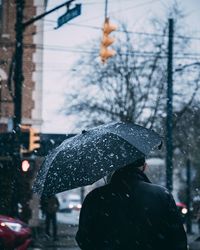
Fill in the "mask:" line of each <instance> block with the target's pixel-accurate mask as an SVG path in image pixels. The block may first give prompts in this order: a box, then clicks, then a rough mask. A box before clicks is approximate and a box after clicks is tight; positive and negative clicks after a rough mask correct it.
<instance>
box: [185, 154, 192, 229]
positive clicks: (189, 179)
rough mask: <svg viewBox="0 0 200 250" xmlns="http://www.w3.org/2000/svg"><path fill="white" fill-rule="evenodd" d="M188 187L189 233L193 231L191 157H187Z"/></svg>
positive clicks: (187, 224) (187, 223)
mask: <svg viewBox="0 0 200 250" xmlns="http://www.w3.org/2000/svg"><path fill="white" fill-rule="evenodd" d="M186 173H187V188H186V195H187V202H186V203H187V209H188V213H187V222H186V226H187V233H189V234H191V233H192V224H191V209H190V208H191V162H190V158H188V159H187V172H186Z"/></svg>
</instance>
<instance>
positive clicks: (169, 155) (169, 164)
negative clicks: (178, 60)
mask: <svg viewBox="0 0 200 250" xmlns="http://www.w3.org/2000/svg"><path fill="white" fill-rule="evenodd" d="M173 35H174V20H173V19H171V18H170V19H169V38H168V39H169V40H168V62H167V118H166V187H167V188H168V190H169V191H170V192H172V190H173Z"/></svg>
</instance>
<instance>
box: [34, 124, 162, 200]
mask: <svg viewBox="0 0 200 250" xmlns="http://www.w3.org/2000/svg"><path fill="white" fill-rule="evenodd" d="M159 145H161V137H160V136H159V135H158V134H157V133H155V132H154V131H153V130H150V129H146V128H144V127H142V126H139V125H135V124H133V123H125V122H113V123H109V124H105V125H101V126H98V127H96V128H93V129H90V130H88V131H83V132H82V133H81V134H78V135H76V136H74V137H71V138H69V139H66V140H65V141H63V143H61V144H60V145H59V146H58V147H57V148H55V149H54V150H53V151H52V152H51V153H50V154H49V155H47V157H46V159H45V160H44V163H43V164H42V166H41V168H40V170H39V172H38V175H37V178H36V180H35V182H34V185H33V191H34V192H36V193H38V194H39V195H46V196H49V195H52V194H56V193H59V192H62V191H66V190H70V189H74V188H77V187H81V186H86V185H90V184H93V183H94V182H96V181H98V180H99V179H101V178H103V177H105V176H107V175H109V174H110V173H112V172H113V171H115V170H117V169H118V168H121V167H124V166H126V165H128V164H131V163H133V162H134V161H136V160H138V159H140V158H142V157H144V156H147V155H148V154H149V153H150V151H151V150H152V149H154V148H155V147H157V146H159Z"/></svg>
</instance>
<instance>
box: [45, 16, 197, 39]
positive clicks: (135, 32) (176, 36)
mask: <svg viewBox="0 0 200 250" xmlns="http://www.w3.org/2000/svg"><path fill="white" fill-rule="evenodd" d="M45 21H47V22H51V23H56V21H54V20H45ZM68 25H70V26H77V27H85V28H91V29H96V30H102V27H97V26H93V25H87V24H79V23H68ZM115 32H122V33H129V34H137V35H144V36H157V37H167V34H166V35H165V34H158V33H150V32H137V31H129V30H127V31H124V30H119V29H118V30H116V31H115ZM174 37H175V38H180V39H190V40H200V37H194V36H182V35H175V36H174Z"/></svg>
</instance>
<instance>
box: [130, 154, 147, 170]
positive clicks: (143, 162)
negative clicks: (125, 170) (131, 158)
mask: <svg viewBox="0 0 200 250" xmlns="http://www.w3.org/2000/svg"><path fill="white" fill-rule="evenodd" d="M132 167H135V168H138V169H140V170H141V171H142V172H144V171H145V170H146V168H147V163H146V160H145V157H142V158H140V159H139V160H137V161H136V162H134V163H133V164H132Z"/></svg>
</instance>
